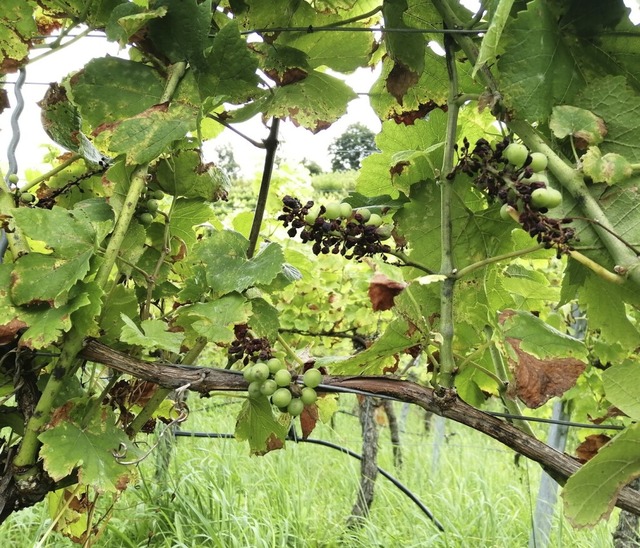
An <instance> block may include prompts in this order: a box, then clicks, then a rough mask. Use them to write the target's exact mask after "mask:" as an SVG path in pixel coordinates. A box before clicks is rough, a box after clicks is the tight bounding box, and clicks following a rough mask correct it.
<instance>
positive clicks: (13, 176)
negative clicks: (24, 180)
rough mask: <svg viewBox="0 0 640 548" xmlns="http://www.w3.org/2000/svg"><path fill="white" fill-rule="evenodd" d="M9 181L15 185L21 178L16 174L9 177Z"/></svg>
mask: <svg viewBox="0 0 640 548" xmlns="http://www.w3.org/2000/svg"><path fill="white" fill-rule="evenodd" d="M8 179H9V182H10V183H11V184H13V185H15V184H16V183H17V182H18V181H19V180H20V177H18V175H17V174H16V173H12V174H11V175H9V177H8Z"/></svg>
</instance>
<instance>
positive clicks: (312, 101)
mask: <svg viewBox="0 0 640 548" xmlns="http://www.w3.org/2000/svg"><path fill="white" fill-rule="evenodd" d="M355 98H356V94H355V93H354V91H353V90H352V89H351V88H350V87H349V86H348V85H347V84H345V83H344V82H343V81H342V80H340V79H338V78H335V77H334V76H330V75H329V74H324V73H322V72H318V71H316V70H313V71H311V72H310V73H309V74H308V76H307V77H306V78H304V79H303V80H300V81H299V82H295V83H293V84H290V85H288V86H282V87H279V88H277V89H276V90H275V91H274V93H273V96H272V97H271V99H270V101H269V103H268V104H267V107H266V112H265V114H266V115H267V116H275V117H278V118H289V119H290V120H291V121H292V122H293V123H294V124H296V125H300V126H302V127H305V128H307V129H309V130H311V131H312V132H313V133H317V132H318V131H320V130H322V129H326V128H327V127H329V126H330V125H331V124H332V123H333V122H335V121H336V120H337V119H338V118H340V116H342V115H343V114H344V113H345V112H346V110H347V103H348V102H349V101H351V100H353V99H355Z"/></svg>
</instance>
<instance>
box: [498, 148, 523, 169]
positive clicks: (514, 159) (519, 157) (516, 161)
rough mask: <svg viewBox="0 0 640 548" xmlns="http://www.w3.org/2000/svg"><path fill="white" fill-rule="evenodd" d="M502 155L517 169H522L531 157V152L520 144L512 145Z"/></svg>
mask: <svg viewBox="0 0 640 548" xmlns="http://www.w3.org/2000/svg"><path fill="white" fill-rule="evenodd" d="M502 155H503V156H504V157H505V158H506V159H507V161H508V162H509V163H511V164H513V165H514V166H516V167H522V165H523V164H524V162H525V160H526V159H527V156H528V155H529V150H528V149H527V147H526V146H524V145H521V144H520V143H511V144H510V145H509V146H508V147H507V148H505V149H504V152H503V153H502Z"/></svg>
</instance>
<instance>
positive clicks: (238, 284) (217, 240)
mask: <svg viewBox="0 0 640 548" xmlns="http://www.w3.org/2000/svg"><path fill="white" fill-rule="evenodd" d="M248 248H249V241H248V240H247V239H246V238H244V237H243V236H242V235H241V234H239V233H237V232H233V231H231V230H222V231H216V232H214V233H213V234H212V235H211V236H210V237H209V238H207V239H205V240H202V241H201V242H199V244H198V245H197V246H196V247H194V253H193V256H194V258H193V262H194V263H195V264H197V263H201V264H203V265H204V267H205V271H206V280H207V283H208V285H209V287H210V288H211V289H212V290H213V291H215V292H216V293H219V294H224V293H230V292H232V291H238V292H241V291H244V290H245V289H247V288H249V287H251V286H254V285H257V284H268V283H270V282H271V281H272V280H273V279H274V278H275V277H276V276H277V275H278V274H279V273H280V272H281V270H282V263H283V262H284V256H283V253H282V249H281V247H280V246H279V245H277V244H273V243H272V244H268V245H267V246H265V247H264V248H263V249H262V250H261V251H260V253H258V254H257V255H256V256H255V257H253V258H252V259H250V260H249V259H247V256H246V251H247V249H248Z"/></svg>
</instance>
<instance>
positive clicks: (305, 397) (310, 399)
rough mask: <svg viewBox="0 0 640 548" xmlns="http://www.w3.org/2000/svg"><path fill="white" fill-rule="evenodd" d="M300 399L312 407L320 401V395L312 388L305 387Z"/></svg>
mask: <svg viewBox="0 0 640 548" xmlns="http://www.w3.org/2000/svg"><path fill="white" fill-rule="evenodd" d="M300 399H301V400H302V403H304V404H305V405H311V404H312V403H315V401H316V400H317V399H318V393H317V392H316V391H315V390H314V389H313V388H311V387H310V386H305V387H304V388H303V389H302V393H301V394H300Z"/></svg>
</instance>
